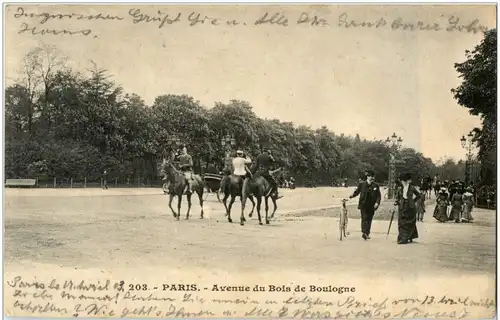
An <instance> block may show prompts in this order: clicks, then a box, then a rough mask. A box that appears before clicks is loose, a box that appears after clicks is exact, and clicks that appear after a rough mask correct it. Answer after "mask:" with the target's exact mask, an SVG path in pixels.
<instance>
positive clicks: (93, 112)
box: [5, 47, 463, 185]
mask: <svg viewBox="0 0 500 320" xmlns="http://www.w3.org/2000/svg"><path fill="white" fill-rule="evenodd" d="M92 66H93V67H92V68H90V69H88V70H87V72H86V73H79V72H76V71H74V70H72V69H70V68H68V67H66V66H65V59H62V58H61V57H60V56H58V54H57V52H56V50H55V49H54V48H52V47H40V48H37V49H35V50H33V51H32V52H30V53H29V54H28V55H27V56H26V57H25V58H24V70H23V72H22V76H21V77H20V79H19V80H17V81H16V83H15V84H14V85H11V86H9V87H7V89H6V92H5V104H6V118H5V120H6V121H5V123H6V152H5V155H6V156H5V173H6V176H7V178H9V177H12V178H18V177H20V178H27V177H32V178H35V177H39V178H42V179H43V178H45V179H48V178H51V177H57V178H70V177H71V178H74V179H80V180H82V179H83V178H84V177H86V178H88V179H98V177H99V176H100V174H101V173H102V172H103V170H107V171H108V172H109V178H110V179H113V178H119V179H134V178H136V177H148V178H149V179H152V180H154V179H158V177H159V172H158V164H159V162H160V161H161V158H162V155H163V153H164V152H165V150H166V148H168V145H169V143H168V141H169V138H170V137H174V136H175V137H177V138H178V139H179V140H180V141H181V142H183V143H186V144H187V146H188V150H189V152H190V154H191V155H192V156H193V158H194V160H195V167H196V168H195V170H196V171H197V172H203V171H204V170H206V168H207V165H208V164H212V165H215V166H217V167H218V168H219V169H220V167H221V165H222V162H223V160H222V158H223V157H224V150H223V147H222V145H221V141H220V140H221V138H222V137H224V136H226V135H227V134H229V135H233V136H234V138H235V139H236V142H237V144H236V147H237V148H241V149H244V150H245V151H247V153H248V154H250V155H251V156H252V157H255V156H256V155H257V154H258V152H259V151H260V148H261V147H271V148H272V149H273V151H274V154H275V157H276V158H277V160H278V162H279V164H280V165H283V166H285V167H286V169H287V171H288V173H289V174H291V175H294V176H295V178H296V179H297V182H298V183H299V184H302V183H305V182H314V183H315V184H316V185H321V184H323V185H331V184H332V182H334V181H339V180H340V179H343V178H348V179H349V180H350V181H351V183H352V182H353V181H355V180H357V178H358V177H359V175H360V174H361V173H362V172H363V171H364V170H365V169H367V168H371V169H373V170H375V172H376V174H377V180H378V181H382V182H383V181H386V180H387V176H388V161H389V149H388V148H387V147H386V146H385V145H384V143H383V141H368V140H364V139H361V138H360V137H359V135H357V136H355V137H350V136H345V135H343V134H336V133H334V132H332V131H330V130H329V129H327V128H326V127H322V128H320V129H316V130H314V129H311V128H309V127H306V126H294V125H293V124H292V123H290V122H282V121H279V120H267V119H260V118H259V117H258V116H257V115H256V114H255V113H254V112H253V111H252V106H251V105H250V104H249V103H248V102H245V101H238V100H230V101H229V102H225V103H224V102H216V103H215V106H213V107H212V108H207V107H205V106H202V105H201V104H200V103H199V102H198V101H196V100H195V99H194V98H192V97H189V96H186V95H174V94H164V95H160V96H158V97H157V98H156V99H155V101H154V103H153V104H152V105H150V106H148V105H146V104H145V102H144V100H142V99H141V97H139V96H138V95H136V94H127V93H125V92H124V90H123V88H122V87H121V86H119V85H117V84H116V83H115V82H114V81H113V79H112V77H111V75H109V74H108V73H107V71H106V70H104V69H100V68H98V67H97V66H96V65H95V64H93V63H92ZM388 130H389V131H390V129H388ZM388 134H390V132H388ZM397 158H399V159H400V160H402V162H401V163H399V164H398V165H397V166H398V167H399V168H398V170H402V169H403V168H408V169H410V170H411V171H413V172H414V173H415V177H422V176H423V175H427V174H428V175H434V174H435V173H436V172H437V168H436V166H435V165H434V164H433V163H432V161H431V160H430V159H428V158H425V157H424V156H423V155H422V154H421V153H418V152H416V151H415V150H413V149H409V148H403V149H402V150H401V151H400V152H399V153H398V156H397ZM447 163H448V165H450V162H449V161H448V162H447ZM451 164H452V167H453V168H452V169H450V170H448V171H449V172H453V173H450V174H448V175H449V177H448V178H450V179H451V178H462V174H463V169H460V168H461V167H463V164H458V165H456V164H454V163H453V162H451ZM457 168H458V169H457ZM454 170H455V171H454ZM460 170H461V171H460ZM448 171H447V172H448ZM441 173H442V174H444V172H441ZM445 175H446V174H445Z"/></svg>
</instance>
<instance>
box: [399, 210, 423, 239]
mask: <svg viewBox="0 0 500 320" xmlns="http://www.w3.org/2000/svg"><path fill="white" fill-rule="evenodd" d="M405 202H406V201H405ZM398 231H399V234H398V243H408V242H409V241H410V242H411V241H413V239H417V238H418V230H417V210H416V209H415V208H410V207H408V205H407V203H404V204H403V209H400V210H399V214H398Z"/></svg>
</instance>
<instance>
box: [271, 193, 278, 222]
mask: <svg viewBox="0 0 500 320" xmlns="http://www.w3.org/2000/svg"><path fill="white" fill-rule="evenodd" d="M271 200H272V201H273V205H274V210H273V213H272V214H271V219H272V218H274V213H275V212H276V209H277V208H278V205H277V204H276V198H274V197H272V198H271Z"/></svg>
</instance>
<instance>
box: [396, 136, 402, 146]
mask: <svg viewBox="0 0 500 320" xmlns="http://www.w3.org/2000/svg"><path fill="white" fill-rule="evenodd" d="M402 144H403V139H401V137H399V139H398V144H397V146H398V148H400V147H401V145H402Z"/></svg>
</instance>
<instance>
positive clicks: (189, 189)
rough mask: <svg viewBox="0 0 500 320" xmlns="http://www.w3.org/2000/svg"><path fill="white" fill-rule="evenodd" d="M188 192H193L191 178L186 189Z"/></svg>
mask: <svg viewBox="0 0 500 320" xmlns="http://www.w3.org/2000/svg"><path fill="white" fill-rule="evenodd" d="M186 193H187V194H191V193H193V190H192V186H191V180H188V182H187V191H186Z"/></svg>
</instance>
